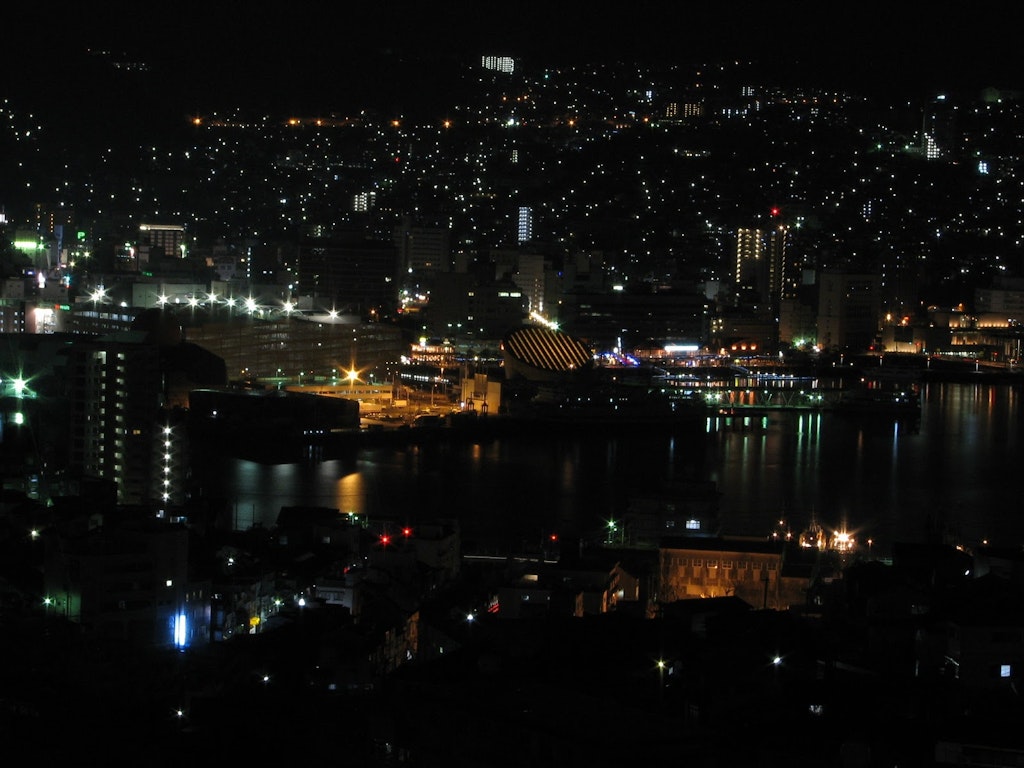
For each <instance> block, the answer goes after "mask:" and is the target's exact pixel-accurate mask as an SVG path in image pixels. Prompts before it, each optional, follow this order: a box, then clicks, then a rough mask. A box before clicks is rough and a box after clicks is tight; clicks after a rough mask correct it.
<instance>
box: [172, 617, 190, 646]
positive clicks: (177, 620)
mask: <svg viewBox="0 0 1024 768" xmlns="http://www.w3.org/2000/svg"><path fill="white" fill-rule="evenodd" d="M174 644H175V645H176V646H177V647H178V648H184V647H185V646H186V645H187V644H188V620H187V619H186V618H185V614H183V613H179V614H178V615H177V616H175V617H174Z"/></svg>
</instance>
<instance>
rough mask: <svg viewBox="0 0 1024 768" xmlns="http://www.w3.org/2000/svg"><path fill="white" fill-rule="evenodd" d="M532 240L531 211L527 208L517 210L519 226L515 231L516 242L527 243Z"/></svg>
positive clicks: (522, 207)
mask: <svg viewBox="0 0 1024 768" xmlns="http://www.w3.org/2000/svg"><path fill="white" fill-rule="evenodd" d="M531 240H533V209H532V208H530V207H529V206H525V205H524V206H521V207H520V208H519V226H518V229H517V231H516V241H517V242H519V243H528V242H530V241H531Z"/></svg>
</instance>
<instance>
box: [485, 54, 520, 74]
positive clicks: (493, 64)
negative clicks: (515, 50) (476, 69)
mask: <svg viewBox="0 0 1024 768" xmlns="http://www.w3.org/2000/svg"><path fill="white" fill-rule="evenodd" d="M480 66H482V67H483V68H484V69H490V70H493V71H495V72H502V73H504V74H506V75H511V74H512V73H513V72H515V70H516V62H515V59H513V58H512V57H511V56H481V57H480Z"/></svg>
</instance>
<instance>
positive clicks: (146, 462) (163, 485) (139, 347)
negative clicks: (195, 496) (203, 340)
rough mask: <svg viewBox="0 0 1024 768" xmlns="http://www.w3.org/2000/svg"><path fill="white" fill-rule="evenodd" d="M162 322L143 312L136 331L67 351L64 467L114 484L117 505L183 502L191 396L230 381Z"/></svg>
mask: <svg viewBox="0 0 1024 768" xmlns="http://www.w3.org/2000/svg"><path fill="white" fill-rule="evenodd" d="M164 317H166V316H164V315H162V314H161V313H160V312H159V311H153V312H151V313H150V312H147V313H144V314H143V315H140V316H139V319H137V321H136V327H135V329H134V330H129V331H124V332H121V333H115V334H110V335H108V336H98V337H91V338H83V339H82V340H81V341H76V342H75V343H74V344H72V345H70V346H69V348H68V350H67V376H66V387H67V396H68V401H69V410H70V416H69V424H68V427H69V435H68V439H69V443H68V464H69V468H70V470H71V471H72V473H74V474H76V475H80V476H84V477H93V478H102V479H105V480H107V481H110V482H112V483H114V484H115V485H116V488H117V502H118V503H119V504H155V505H158V506H161V507H174V506H180V505H181V504H183V503H184V502H185V500H186V493H187V488H186V476H187V472H188V466H189V442H188V439H187V435H186V433H185V428H184V425H185V419H184V410H185V409H186V408H187V406H188V393H189V391H190V390H191V389H192V388H194V387H196V386H211V385H224V384H226V383H227V375H226V371H225V367H224V362H223V360H220V359H219V358H217V357H216V356H215V355H212V354H211V353H209V352H208V351H207V350H204V349H202V348H200V347H198V346H196V345H194V344H191V343H188V342H185V341H183V340H182V338H181V335H180V329H178V333H177V334H174V333H173V332H172V330H171V329H170V328H169V327H167V326H166V324H164V325H161V324H162V323H163V318H164Z"/></svg>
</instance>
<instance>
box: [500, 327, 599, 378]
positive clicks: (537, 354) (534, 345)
mask: <svg viewBox="0 0 1024 768" xmlns="http://www.w3.org/2000/svg"><path fill="white" fill-rule="evenodd" d="M501 353H502V357H503V359H504V361H505V372H506V373H505V375H506V377H507V378H516V377H521V378H525V379H528V380H531V381H553V380H556V379H563V378H565V377H566V376H567V375H570V376H571V375H576V374H578V373H580V372H582V371H589V370H591V369H592V368H593V352H592V351H591V349H590V348H589V347H587V346H586V345H585V344H584V343H583V342H581V341H579V340H578V339H575V338H573V337H572V336H569V335H567V334H564V333H562V332H560V331H556V330H553V329H551V328H544V327H542V326H524V327H522V328H518V329H516V330H514V331H511V332H510V333H508V334H506V336H505V338H504V339H502V341H501Z"/></svg>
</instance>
